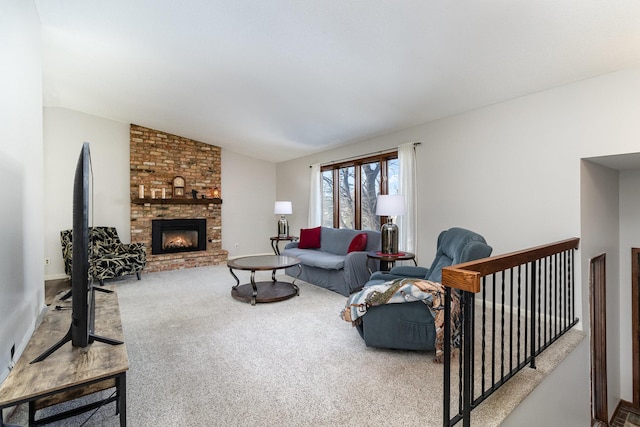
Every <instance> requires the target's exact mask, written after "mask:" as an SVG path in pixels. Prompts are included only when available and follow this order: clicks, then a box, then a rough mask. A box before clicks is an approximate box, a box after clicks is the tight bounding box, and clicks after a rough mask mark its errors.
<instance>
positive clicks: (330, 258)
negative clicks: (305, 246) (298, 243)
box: [295, 251, 345, 270]
mask: <svg viewBox="0 0 640 427" xmlns="http://www.w3.org/2000/svg"><path fill="white" fill-rule="evenodd" d="M295 257H296V258H298V259H299V260H300V262H301V263H302V265H307V266H309V267H318V268H324V269H325V270H341V269H343V268H344V258H345V257H344V255H335V254H332V253H329V252H323V251H300V252H299V253H298V254H297V255H295Z"/></svg>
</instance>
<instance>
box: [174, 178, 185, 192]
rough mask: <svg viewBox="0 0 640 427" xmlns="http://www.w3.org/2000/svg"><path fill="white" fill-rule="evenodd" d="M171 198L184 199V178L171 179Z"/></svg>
mask: <svg viewBox="0 0 640 427" xmlns="http://www.w3.org/2000/svg"><path fill="white" fill-rule="evenodd" d="M173 197H184V178H183V177H181V176H179V175H178V176H176V177H175V178H173Z"/></svg>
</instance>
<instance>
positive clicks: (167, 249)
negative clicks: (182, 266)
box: [151, 219, 207, 255]
mask: <svg viewBox="0 0 640 427" xmlns="http://www.w3.org/2000/svg"><path fill="white" fill-rule="evenodd" d="M206 250H207V220H206V219H154V220H152V221H151V253H152V254H154V255H159V254H167V253H175V252H191V251H206Z"/></svg>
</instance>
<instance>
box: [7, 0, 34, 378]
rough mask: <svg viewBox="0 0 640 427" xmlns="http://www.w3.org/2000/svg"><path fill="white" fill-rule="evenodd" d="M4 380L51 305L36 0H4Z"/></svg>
mask: <svg viewBox="0 0 640 427" xmlns="http://www.w3.org/2000/svg"><path fill="white" fill-rule="evenodd" d="M0 40H2V43H0V58H3V60H2V66H0V93H1V94H2V96H0V141H2V142H0V182H2V184H3V191H2V203H0V223H2V227H0V241H1V242H2V244H1V245H0V260H1V262H0V295H1V298H0V381H2V380H3V379H4V378H5V377H6V376H7V375H8V367H9V364H10V349H11V347H12V346H13V345H14V344H15V346H16V355H15V357H16V358H17V357H18V356H19V355H20V353H21V352H22V350H23V349H24V346H25V345H26V342H27V341H28V339H29V337H30V336H31V332H32V331H33V328H34V326H35V322H36V319H37V317H38V315H39V314H40V313H41V311H42V309H43V308H44V273H43V248H42V234H43V224H44V219H43V218H44V214H43V188H42V180H43V173H42V162H43V161H42V64H41V59H40V58H41V54H42V53H41V34H40V21H39V18H38V15H37V12H36V10H35V7H34V5H33V2H26V1H23V0H7V1H4V2H2V5H1V6H0Z"/></svg>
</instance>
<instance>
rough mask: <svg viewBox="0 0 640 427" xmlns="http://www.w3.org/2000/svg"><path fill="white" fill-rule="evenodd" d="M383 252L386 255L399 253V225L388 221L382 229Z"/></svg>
mask: <svg viewBox="0 0 640 427" xmlns="http://www.w3.org/2000/svg"><path fill="white" fill-rule="evenodd" d="M380 234H381V236H380V237H381V241H382V245H381V246H382V250H381V251H380V252H382V253H383V254H384V255H391V254H397V253H398V252H399V251H398V226H397V225H395V224H394V223H392V222H387V223H386V224H383V225H382V228H381V229H380Z"/></svg>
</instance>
